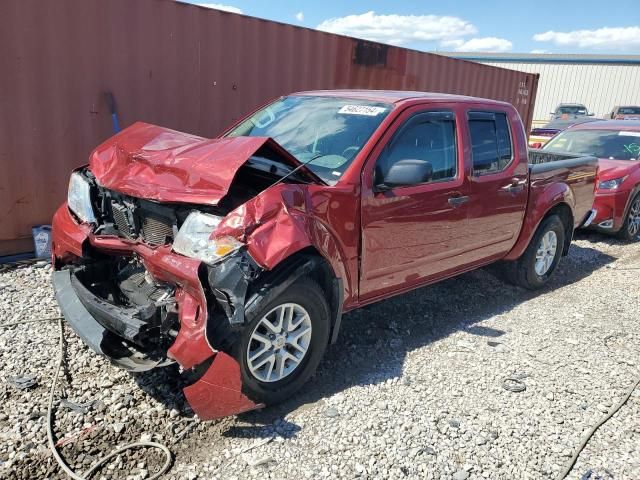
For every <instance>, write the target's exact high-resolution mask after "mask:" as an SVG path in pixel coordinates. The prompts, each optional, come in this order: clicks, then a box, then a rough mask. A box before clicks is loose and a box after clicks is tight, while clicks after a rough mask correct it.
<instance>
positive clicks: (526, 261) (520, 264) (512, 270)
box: [506, 215, 566, 290]
mask: <svg viewBox="0 0 640 480" xmlns="http://www.w3.org/2000/svg"><path fill="white" fill-rule="evenodd" d="M550 232H552V233H550ZM545 236H547V237H546V239H547V241H548V240H549V239H550V238H553V236H555V243H556V247H555V253H554V255H553V260H552V261H550V263H548V264H547V265H541V266H542V268H541V269H537V268H536V267H537V262H538V258H537V254H538V250H539V249H540V248H543V239H544V238H545ZM565 237H566V233H565V228H564V224H563V223H562V220H560V217H558V216H557V215H550V216H549V217H547V218H545V219H544V220H543V221H542V223H541V224H540V226H539V227H538V230H536V233H535V234H534V235H533V238H532V239H531V242H530V243H529V246H528V247H527V249H526V250H525V251H524V253H523V254H522V256H521V257H520V258H519V259H518V260H516V261H514V262H511V264H510V265H507V267H506V273H507V277H508V279H509V281H510V282H511V283H514V284H515V285H519V286H521V287H523V288H526V289H529V290H537V289H539V288H542V287H543V286H544V285H545V284H546V283H547V282H548V281H549V279H550V278H551V276H552V275H553V273H554V272H555V270H556V268H557V267H558V263H559V262H560V257H562V250H563V248H564V240H565ZM545 257H546V256H545ZM549 260H550V258H549ZM545 267H546V268H545Z"/></svg>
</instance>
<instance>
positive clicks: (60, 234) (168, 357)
mask: <svg viewBox="0 0 640 480" xmlns="http://www.w3.org/2000/svg"><path fill="white" fill-rule="evenodd" d="M92 252H95V253H97V254H98V255H99V256H104V255H107V256H109V255H113V256H116V257H117V256H130V257H134V256H135V257H136V258H138V259H139V260H140V261H141V262H142V263H143V264H144V266H145V268H146V269H147V270H148V272H149V274H150V275H152V276H153V278H154V279H156V280H158V281H160V282H165V283H167V284H170V285H173V286H175V301H176V305H177V310H178V318H179V330H178V331H177V334H176V336H175V340H174V341H173V343H171V345H170V346H169V347H168V350H166V352H164V354H162V355H161V354H158V352H157V351H149V350H146V349H145V348H144V347H141V345H140V342H138V343H136V341H135V340H136V338H137V335H138V333H139V332H140V330H141V328H142V324H141V322H140V321H139V320H140V318H143V317H144V314H145V312H143V311H140V309H137V308H132V309H127V308H123V307H121V306H117V305H113V304H111V303H110V302H107V301H105V299H103V298H101V297H99V296H97V295H95V294H94V293H92V292H91V291H90V290H89V289H88V288H86V287H85V286H84V285H83V284H82V282H80V281H78V280H77V278H75V275H74V272H73V271H72V269H73V267H71V269H70V268H69V267H70V266H71V264H72V263H73V264H77V263H78V262H84V261H85V260H86V259H88V258H91V256H92ZM53 257H54V258H53V261H54V265H55V266H56V272H55V273H54V274H53V278H52V281H53V286H54V290H55V295H56V298H57V300H58V304H59V305H60V309H61V310H62V313H63V315H64V317H65V319H66V322H67V323H68V324H69V326H70V327H71V328H72V329H73V330H74V331H75V332H76V334H77V335H78V336H79V337H80V338H81V339H82V340H83V341H84V342H85V343H86V344H87V346H89V347H90V348H91V349H92V350H94V351H95V352H96V353H98V354H100V355H102V356H104V357H106V358H107V359H109V360H110V361H111V362H113V363H114V364H115V365H117V366H119V367H121V368H124V369H126V370H129V371H133V372H140V371H144V370H149V369H151V368H155V367H161V366H164V365H167V364H169V363H173V362H177V363H178V364H179V365H180V367H182V370H183V374H184V377H185V379H190V382H191V383H190V385H188V386H187V387H186V388H184V390H183V392H184V394H185V397H186V399H187V401H188V403H189V405H190V407H191V408H192V409H193V411H194V412H195V413H196V414H197V415H198V416H199V417H200V418H201V419H202V420H213V419H216V418H221V417H225V416H229V415H235V414H238V413H242V412H245V411H248V410H252V409H256V408H260V407H262V405H261V404H258V403H256V402H253V401H252V400H251V399H249V398H248V397H247V396H246V395H245V394H244V393H243V392H242V381H241V376H240V366H239V364H238V362H237V361H236V360H235V359H234V358H233V357H231V356H229V355H227V354H225V353H224V352H220V351H217V350H216V349H214V348H213V347H212V346H211V345H210V344H209V342H208V339H207V337H206V325H207V320H208V314H209V310H208V306H207V299H206V296H205V293H204V288H203V285H202V283H201V280H200V275H199V267H200V262H198V261H196V260H193V259H188V258H185V257H182V256H180V255H177V254H175V253H173V252H171V249H170V248H168V247H157V248H151V247H149V246H146V245H144V244H142V243H132V242H126V241H123V240H121V239H118V238H113V237H106V236H103V237H101V236H94V235H93V234H91V232H90V231H89V230H88V229H87V228H85V226H84V225H79V224H78V223H76V222H75V220H74V219H73V218H72V217H71V216H70V214H69V211H68V209H67V207H66V205H63V206H62V207H61V208H60V209H59V210H58V212H57V213H56V215H55V216H54V221H53ZM203 278H206V275H205V276H204V277H203ZM205 281H206V280H205ZM214 301H215V300H214ZM194 379H195V380H194Z"/></svg>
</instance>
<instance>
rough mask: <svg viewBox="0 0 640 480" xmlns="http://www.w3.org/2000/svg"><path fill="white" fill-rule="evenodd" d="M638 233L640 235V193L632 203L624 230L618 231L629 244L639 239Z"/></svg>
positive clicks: (625, 220) (623, 225)
mask: <svg viewBox="0 0 640 480" xmlns="http://www.w3.org/2000/svg"><path fill="white" fill-rule="evenodd" d="M638 233H640V193H638V194H637V195H636V196H635V197H634V199H633V200H632V201H631V206H630V207H629V211H628V212H627V217H626V218H625V219H624V223H623V224H622V228H621V229H620V230H619V231H618V236H619V237H620V238H621V239H623V240H626V241H627V242H632V241H634V240H637V239H638Z"/></svg>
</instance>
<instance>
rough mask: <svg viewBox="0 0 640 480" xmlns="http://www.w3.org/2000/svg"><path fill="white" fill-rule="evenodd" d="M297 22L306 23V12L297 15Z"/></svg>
mask: <svg viewBox="0 0 640 480" xmlns="http://www.w3.org/2000/svg"><path fill="white" fill-rule="evenodd" d="M296 20H298V21H299V22H304V12H298V13H296Z"/></svg>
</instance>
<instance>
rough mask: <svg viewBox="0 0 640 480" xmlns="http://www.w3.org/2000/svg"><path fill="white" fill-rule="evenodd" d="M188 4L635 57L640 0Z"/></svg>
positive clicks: (333, 27) (353, 29) (398, 41)
mask: <svg viewBox="0 0 640 480" xmlns="http://www.w3.org/2000/svg"><path fill="white" fill-rule="evenodd" d="M189 3H199V4H203V5H204V4H207V5H208V6H211V7H214V8H215V7H218V8H222V9H228V10H230V11H236V12H241V13H243V14H245V15H250V16H254V17H260V18H266V19H270V20H277V21H279V22H284V23H291V24H294V25H301V26H304V27H309V28H319V29H321V30H326V31H330V32H333V33H342V34H345V35H351V36H355V37H360V38H366V39H369V40H377V41H381V42H384V43H391V44H395V45H399V46H403V47H408V48H415V49H418V50H428V51H431V50H440V51H465V52H469V51H486V52H491V51H497V52H517V53H544V52H546V53H619V54H640V0H610V1H602V0H600V1H594V0H583V1H563V0H555V1H549V0H537V1H530V0H529V1H523V2H519V1H514V0H510V1H506V0H446V1H443V0H439V1H433V0H422V1H418V0H409V1H395V2H391V1H375V0H368V1H360V0H356V1H344V0H343V1H339V0H323V1H314V2H295V1H285V0H271V1H257V0H224V1H223V2H220V3H214V2H208V1H207V0H197V1H196V0H193V1H191V0H190V1H189Z"/></svg>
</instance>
